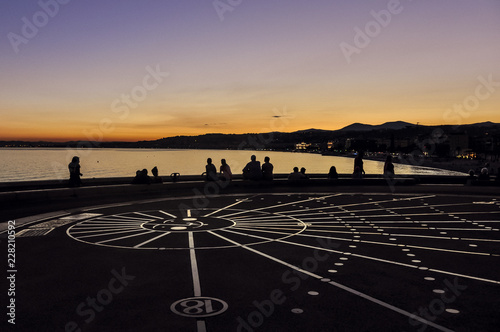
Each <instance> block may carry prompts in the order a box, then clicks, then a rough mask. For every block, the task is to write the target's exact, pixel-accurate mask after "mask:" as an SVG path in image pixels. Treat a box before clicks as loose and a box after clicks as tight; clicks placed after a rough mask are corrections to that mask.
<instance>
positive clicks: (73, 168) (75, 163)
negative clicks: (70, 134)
mask: <svg viewBox="0 0 500 332" xmlns="http://www.w3.org/2000/svg"><path fill="white" fill-rule="evenodd" d="M68 169H69V186H70V187H80V186H81V185H82V180H81V179H80V176H82V175H83V174H82V173H80V158H78V157H77V156H74V157H73V159H71V162H70V163H69V165H68Z"/></svg>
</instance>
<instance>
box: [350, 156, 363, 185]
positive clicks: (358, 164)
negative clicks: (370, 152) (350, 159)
mask: <svg viewBox="0 0 500 332" xmlns="http://www.w3.org/2000/svg"><path fill="white" fill-rule="evenodd" d="M363 156H364V152H362V151H361V152H359V153H358V155H357V156H356V158H354V172H353V173H352V176H353V178H356V179H361V178H362V177H363V174H365V169H364V168H363Z"/></svg>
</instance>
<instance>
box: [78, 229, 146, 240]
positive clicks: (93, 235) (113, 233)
mask: <svg viewBox="0 0 500 332" xmlns="http://www.w3.org/2000/svg"><path fill="white" fill-rule="evenodd" d="M137 231H143V229H137V228H136V229H132V230H127V231H119V232H111V233H101V234H92V235H84V236H77V238H78V239H83V238H86V237H98V236H108V235H115V234H121V233H130V232H137Z"/></svg>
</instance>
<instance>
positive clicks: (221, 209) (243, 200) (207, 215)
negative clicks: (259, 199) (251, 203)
mask: <svg viewBox="0 0 500 332" xmlns="http://www.w3.org/2000/svg"><path fill="white" fill-rule="evenodd" d="M248 199H249V198H245V199H242V200H241V201H237V202H236V203H233V204H230V205H228V206H225V207H223V208H220V209H218V210H216V211H214V212H211V213H209V214H206V215H204V217H209V216H211V215H213V214H216V213H217V212H220V211H224V210H226V209H229V208H230V207H233V206H235V205H238V204H240V203H242V202H245V201H248Z"/></svg>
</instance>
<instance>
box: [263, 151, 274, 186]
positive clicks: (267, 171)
mask: <svg viewBox="0 0 500 332" xmlns="http://www.w3.org/2000/svg"><path fill="white" fill-rule="evenodd" d="M270 160H271V159H270V158H269V157H265V158H264V164H262V178H263V179H264V180H266V181H272V180H273V178H274V175H273V170H274V166H273V164H271V163H270V162H269V161H270Z"/></svg>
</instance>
